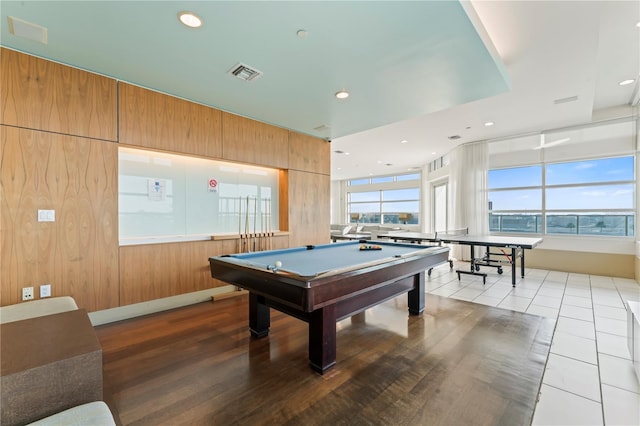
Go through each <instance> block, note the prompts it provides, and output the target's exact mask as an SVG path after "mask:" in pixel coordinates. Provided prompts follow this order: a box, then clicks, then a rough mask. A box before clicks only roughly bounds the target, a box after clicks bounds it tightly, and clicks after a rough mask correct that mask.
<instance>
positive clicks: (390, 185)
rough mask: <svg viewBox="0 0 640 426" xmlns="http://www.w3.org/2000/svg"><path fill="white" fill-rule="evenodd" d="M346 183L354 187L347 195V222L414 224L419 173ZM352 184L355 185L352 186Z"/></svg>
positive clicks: (416, 211)
mask: <svg viewBox="0 0 640 426" xmlns="http://www.w3.org/2000/svg"><path fill="white" fill-rule="evenodd" d="M364 180H365V181H366V183H362V181H363V179H357V180H352V181H349V186H350V187H353V186H358V188H357V189H358V191H355V188H354V189H353V190H352V191H350V192H347V204H348V212H347V213H348V218H349V222H350V223H369V224H380V225H382V224H398V225H399V224H403V225H404V224H406V225H409V224H413V225H415V224H418V223H419V217H420V174H419V173H418V174H415V173H414V174H407V175H398V176H382V177H374V178H370V179H364ZM354 182H355V183H354Z"/></svg>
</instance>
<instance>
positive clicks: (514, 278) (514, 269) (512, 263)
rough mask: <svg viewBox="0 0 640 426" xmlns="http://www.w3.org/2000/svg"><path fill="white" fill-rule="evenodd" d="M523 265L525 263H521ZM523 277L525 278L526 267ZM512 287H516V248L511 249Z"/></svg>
mask: <svg viewBox="0 0 640 426" xmlns="http://www.w3.org/2000/svg"><path fill="white" fill-rule="evenodd" d="M520 264H521V265H524V263H523V262H522V261H521V262H520ZM522 268H523V269H522V276H524V266H523V267H522ZM511 286H512V287H515V286H516V248H515V247H511Z"/></svg>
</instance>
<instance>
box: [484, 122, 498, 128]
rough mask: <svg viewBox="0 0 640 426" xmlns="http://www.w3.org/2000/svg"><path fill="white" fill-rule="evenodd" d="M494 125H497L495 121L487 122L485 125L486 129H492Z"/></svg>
mask: <svg viewBox="0 0 640 426" xmlns="http://www.w3.org/2000/svg"><path fill="white" fill-rule="evenodd" d="M494 124H496V123H494V122H493V121H487V122H486V123H484V125H485V127H491V126H493V125H494Z"/></svg>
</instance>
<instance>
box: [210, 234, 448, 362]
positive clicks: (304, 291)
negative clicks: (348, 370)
mask: <svg viewBox="0 0 640 426" xmlns="http://www.w3.org/2000/svg"><path fill="white" fill-rule="evenodd" d="M417 252H419V255H415V256H401V257H390V258H387V259H386V260H385V261H384V262H373V263H369V264H364V265H361V266H362V267H360V268H343V269H342V270H341V273H325V274H320V275H316V276H312V277H307V276H299V275H296V274H293V273H290V272H287V271H276V272H274V271H270V270H268V269H266V268H258V267H255V266H248V265H246V264H243V263H242V262H238V261H237V259H234V258H233V257H229V256H217V257H211V258H209V263H210V268H211V276H212V277H213V278H216V279H219V280H222V281H225V282H228V283H230V284H234V285H236V286H238V287H241V288H244V289H246V290H249V292H250V293H249V328H250V331H251V334H252V335H253V336H254V337H264V336H267V335H268V333H269V326H270V315H269V308H274V309H277V310H279V311H281V312H284V313H286V314H288V315H291V316H293V317H295V318H298V319H300V320H302V321H305V322H307V323H308V324H309V363H310V365H311V367H312V368H313V369H314V370H315V371H317V372H319V373H324V372H325V371H326V370H327V369H329V368H331V367H332V366H333V365H334V364H335V362H336V361H335V360H336V322H337V321H339V320H341V319H344V318H347V317H349V316H352V315H355V314H357V313H359V312H362V311H364V310H365V309H368V308H370V307H372V306H375V305H377V304H379V303H381V302H384V301H386V300H389V299H391V298H394V297H397V296H399V295H401V294H403V293H408V296H407V297H408V305H409V313H410V314H412V315H418V314H420V313H422V311H423V310H424V274H425V271H426V270H428V269H429V268H431V267H432V266H434V265H437V264H440V263H443V262H445V261H446V260H447V259H448V257H449V248H448V247H440V246H434V247H428V248H424V249H420V250H417Z"/></svg>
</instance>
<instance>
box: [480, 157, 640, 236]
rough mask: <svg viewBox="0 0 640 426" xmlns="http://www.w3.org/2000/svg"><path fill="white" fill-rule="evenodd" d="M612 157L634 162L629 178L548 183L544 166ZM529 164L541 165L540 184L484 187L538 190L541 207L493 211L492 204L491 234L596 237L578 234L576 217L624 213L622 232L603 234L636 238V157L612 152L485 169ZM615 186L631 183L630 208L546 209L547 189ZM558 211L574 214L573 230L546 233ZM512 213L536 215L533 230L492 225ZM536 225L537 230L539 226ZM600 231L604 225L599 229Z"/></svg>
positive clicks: (497, 189)
mask: <svg viewBox="0 0 640 426" xmlns="http://www.w3.org/2000/svg"><path fill="white" fill-rule="evenodd" d="M615 158H631V160H632V163H633V166H632V167H633V170H632V176H633V179H632V180H616V181H593V182H580V183H562V184H551V185H549V184H547V168H548V166H550V165H558V164H569V163H582V162H585V163H586V162H589V161H598V160H607V159H615ZM532 166H540V167H541V177H542V182H541V185H540V186H538V185H535V186H522V187H504V186H503V187H499V188H487V191H488V192H489V194H491V193H492V192H503V191H514V190H540V191H541V209H540V210H537V209H535V210H531V209H529V210H518V209H497V210H494V209H493V208H492V206H491V204H490V205H489V206H488V207H489V228H490V232H492V233H498V234H499V233H517V234H525V235H531V234H535V235H549V236H564V235H571V236H589V237H594V236H595V237H598V236H600V235H599V234H594V233H580V226H579V217H589V216H605V217H607V216H624V217H625V235H611V234H607V235H603V236H606V237H612V238H635V234H636V232H635V220H636V209H635V206H636V203H637V201H636V200H637V184H636V179H635V177H636V168H637V165H636V156H635V155H633V154H628V155H613V156H599V157H596V158H587V159H573V160H564V161H550V162H545V161H540V162H538V163H535V164H526V165H521V166H507V167H496V168H492V169H489V170H488V173H490V172H491V171H494V170H505V169H517V168H527V167H532ZM617 185H631V186H632V188H633V195H632V197H633V200H632V206H631V207H629V208H610V209H608V208H601V207H598V208H593V209H585V208H574V209H567V208H563V209H549V208H547V190H549V189H562V188H583V187H587V188H588V187H593V188H596V187H613V186H617ZM557 214H563V215H565V216H571V215H576V225H575V229H576V232H575V233H557V232H554V233H549V232H548V219H549V217H551V216H557ZM508 216H514V217H516V216H517V217H520V218H522V217H525V216H534V217H535V224H536V225H535V229H534V232H527V231H517V230H513V229H511V230H508V231H506V230H503V227H502V225H500V226H499V229H497V230H496V229H495V227H493V228H492V220H493V219H495V218H498V220H499V221H500V222H502V221H503V219H504V218H505V217H508ZM629 223H631V231H629ZM538 227H539V228H540V229H538ZM600 229H601V232H602V229H603V227H601V228H600Z"/></svg>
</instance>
